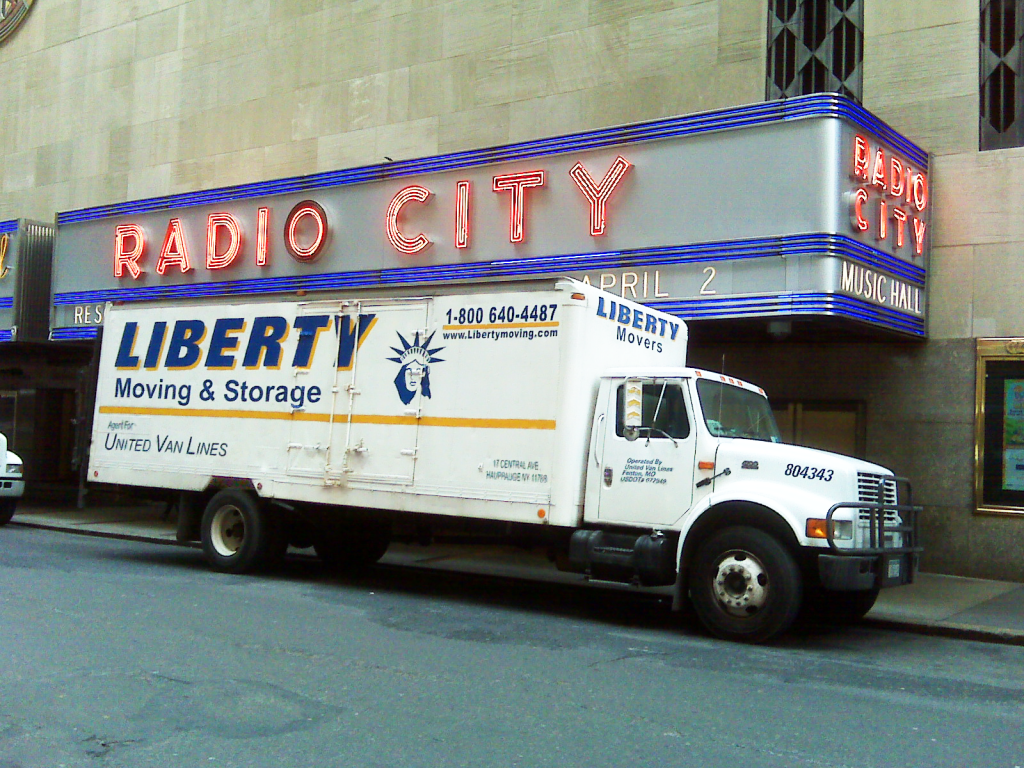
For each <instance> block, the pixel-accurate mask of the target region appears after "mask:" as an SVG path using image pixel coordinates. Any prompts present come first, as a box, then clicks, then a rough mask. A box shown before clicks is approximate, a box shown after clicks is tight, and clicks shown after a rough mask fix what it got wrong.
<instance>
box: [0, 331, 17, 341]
mask: <svg viewBox="0 0 1024 768" xmlns="http://www.w3.org/2000/svg"><path fill="white" fill-rule="evenodd" d="M5 341H14V331H12V330H11V329H10V328H0V343H3V342H5Z"/></svg>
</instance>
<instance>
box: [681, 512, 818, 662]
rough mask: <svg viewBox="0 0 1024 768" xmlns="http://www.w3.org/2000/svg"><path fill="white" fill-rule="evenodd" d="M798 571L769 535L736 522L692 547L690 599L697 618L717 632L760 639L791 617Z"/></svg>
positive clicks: (729, 637) (797, 589) (775, 631)
mask: <svg viewBox="0 0 1024 768" xmlns="http://www.w3.org/2000/svg"><path fill="white" fill-rule="evenodd" d="M802 586H803V585H802V582H801V578H800V570H799V568H797V565H796V562H795V561H794V559H793V556H792V555H791V554H790V552H789V550H788V549H786V547H785V546H783V545H782V544H781V543H780V542H779V541H778V540H777V539H776V538H775V537H774V536H772V535H770V534H768V533H765V532H764V531H761V530H758V529H757V528H747V527H740V526H737V527H735V528H726V529H724V530H721V531H719V532H718V533H715V534H714V535H712V536H711V537H710V538H708V539H707V540H706V541H704V542H702V543H701V544H700V546H699V547H698V549H697V555H696V557H695V559H694V563H693V568H692V569H691V571H690V580H689V588H690V599H691V600H692V601H693V607H694V610H695V611H696V612H697V616H698V618H699V619H700V620H701V623H702V624H703V625H704V626H705V627H706V628H707V629H708V631H710V632H711V633H712V634H713V635H716V636H717V637H721V638H724V639H726V640H738V641H740V642H744V643H761V642H764V641H766V640H768V639H770V638H772V637H774V636H775V635H777V634H779V633H780V632H784V631H785V630H786V629H788V628H789V626H790V625H791V624H792V623H793V621H794V620H795V619H796V617H797V614H798V613H799V611H800V601H801V597H802Z"/></svg>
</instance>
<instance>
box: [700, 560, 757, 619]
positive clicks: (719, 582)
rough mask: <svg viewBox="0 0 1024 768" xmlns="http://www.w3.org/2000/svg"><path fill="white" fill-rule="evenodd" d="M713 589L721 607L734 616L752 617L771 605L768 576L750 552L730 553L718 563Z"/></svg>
mask: <svg viewBox="0 0 1024 768" xmlns="http://www.w3.org/2000/svg"><path fill="white" fill-rule="evenodd" d="M713 587H714V591H715V597H716V598H717V600H718V602H719V604H721V606H722V607H723V608H724V609H725V611H726V612H727V613H729V614H731V615H733V616H739V617H742V618H747V617H750V616H753V615H754V614H756V613H757V612H758V611H760V610H761V609H762V608H763V607H764V605H765V603H766V602H767V601H768V589H769V585H768V574H767V572H766V571H765V569H764V566H763V565H762V564H761V561H760V560H758V559H757V558H756V557H754V556H753V555H751V554H750V553H749V552H743V551H734V552H729V553H728V554H726V555H725V557H723V558H722V559H721V560H719V561H718V571H717V573H716V574H715V581H714V585H713Z"/></svg>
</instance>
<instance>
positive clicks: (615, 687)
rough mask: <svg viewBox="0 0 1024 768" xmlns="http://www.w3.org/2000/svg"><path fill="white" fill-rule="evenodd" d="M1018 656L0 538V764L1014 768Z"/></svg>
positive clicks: (61, 540) (500, 583)
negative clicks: (730, 628)
mask: <svg viewBox="0 0 1024 768" xmlns="http://www.w3.org/2000/svg"><path fill="white" fill-rule="evenodd" d="M1022 687H1024V648H1019V647H1015V646H1004V645H986V644H981V643H971V642H964V641H957V640H949V639H942V638H930V637H923V636H919V635H913V634H900V633H892V632H884V631H878V630H872V629H867V628H858V629H853V630H847V631H845V632H836V631H826V630H822V629H817V630H804V631H803V632H800V633H796V634H793V635H790V636H788V637H787V638H785V639H784V640H783V642H781V643H778V644H776V645H773V646H771V647H746V646H741V645H735V644H730V643H725V642H721V641H718V640H714V639H711V638H709V637H707V636H705V635H704V634H702V633H701V631H700V630H699V629H698V628H697V625H696V623H695V622H694V621H682V622H680V621H678V620H677V619H675V618H674V617H672V616H671V615H669V614H668V613H667V611H666V609H665V607H664V605H663V604H661V603H659V602H658V601H655V600H650V599H643V598H641V597H639V596H637V595H627V594H620V593H616V592H609V591H607V590H599V589H594V588H582V589H581V588H576V587H571V588H570V587H566V586H560V585H550V584H545V585H541V584H527V583H524V582H521V581H513V580H508V579H498V578H487V577H480V576H468V575H467V576H463V575H453V574H443V573H437V572H424V571H420V570H414V569H403V568H397V567H378V568H375V569H373V570H372V571H371V572H369V573H367V574H365V575H363V576H362V577H359V578H348V579H338V578H332V577H330V576H328V575H327V574H325V573H324V572H323V571H322V570H321V569H320V567H319V565H318V564H317V563H316V562H314V561H309V560H300V559H293V560H291V561H290V562H289V563H288V565H287V566H286V567H285V569H284V570H283V571H282V572H280V573H277V574H275V575H272V576H261V577H240V576H225V575H221V574H216V573H213V572H211V571H209V570H208V569H207V568H206V567H205V565H204V563H203V560H202V557H201V554H200V553H199V552H198V551H197V550H194V549H185V548H179V547H169V546H160V545H155V544H146V543H136V542H127V541H116V540H109V539H98V538H89V537H82V536H74V535H69V534H64V533H58V532H52V531H41V530H33V529H25V528H18V527H14V526H8V527H6V528H3V529H0V768H14V766H20V767H23V768H36V767H37V766H38V767H39V768H43V767H44V766H45V768H57V767H58V766H104V767H106V766H133V767H134V766H156V767H158V768H172V767H173V766H189V767H190V768H193V767H195V766H200V765H202V766H257V767H258V768H271V767H273V768H279V767H280V768H284V767H291V766H318V767H323V768H329V767H332V766H346V767H349V766H395V767H398V766H402V767H404V766H445V767H446V768H447V767H449V766H474V768H476V767H478V766H502V767H503V768H507V767H510V766H524V767H529V768H533V767H535V766H536V767H541V766H558V767H559V768H570V767H575V766H579V767H580V768H610V767H613V766H631V767H632V766H710V767H713V766H731V765H743V766H744V768H756V767H759V766H779V767H780V768H781V767H783V766H785V767H787V768H790V767H793V766H851V767H854V768H867V767H868V766H900V767H901V768H907V767H912V766H922V768H925V767H927V768H940V767H941V766H957V767H958V768H960V767H963V766H979V767H980V766H1008V768H1013V767H1014V766H1024V727H1022V726H1024V694H1022Z"/></svg>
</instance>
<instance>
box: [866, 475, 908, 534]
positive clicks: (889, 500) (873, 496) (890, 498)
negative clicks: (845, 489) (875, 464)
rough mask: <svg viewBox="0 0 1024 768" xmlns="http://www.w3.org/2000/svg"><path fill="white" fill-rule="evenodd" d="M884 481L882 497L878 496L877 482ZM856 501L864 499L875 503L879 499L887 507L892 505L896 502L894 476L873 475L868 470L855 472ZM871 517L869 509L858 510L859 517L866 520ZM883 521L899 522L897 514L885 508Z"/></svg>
mask: <svg viewBox="0 0 1024 768" xmlns="http://www.w3.org/2000/svg"><path fill="white" fill-rule="evenodd" d="M883 481H884V483H885V490H884V492H883V494H882V498H881V499H879V498H878V484H879V483H880V482H883ZM857 501H866V502H869V503H872V504H877V503H878V502H879V501H881V502H882V504H884V505H885V506H887V507H890V506H892V507H894V506H896V504H897V503H898V494H897V491H896V478H894V477H886V476H884V475H875V474H872V473H870V472H858V473H857ZM870 518H871V511H870V510H867V509H862V510H860V519H861V520H868V519H870ZM885 521H886V522H887V523H888V522H893V523H897V524H898V523H899V522H900V518H899V515H897V514H896V512H895V511H892V510H886V513H885Z"/></svg>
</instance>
